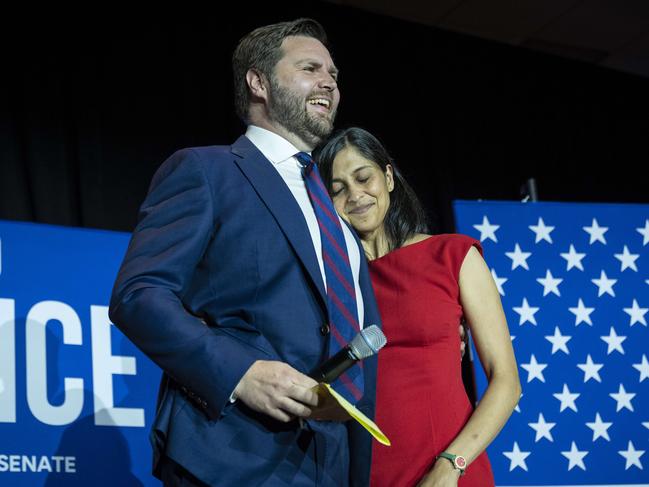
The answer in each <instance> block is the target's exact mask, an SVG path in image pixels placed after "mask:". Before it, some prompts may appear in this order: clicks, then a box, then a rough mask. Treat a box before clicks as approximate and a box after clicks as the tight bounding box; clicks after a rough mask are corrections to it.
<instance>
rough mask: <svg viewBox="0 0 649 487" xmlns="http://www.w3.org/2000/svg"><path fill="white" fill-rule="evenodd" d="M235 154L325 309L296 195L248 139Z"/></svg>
mask: <svg viewBox="0 0 649 487" xmlns="http://www.w3.org/2000/svg"><path fill="white" fill-rule="evenodd" d="M232 152H233V153H234V154H235V155H237V156H239V157H237V158H236V159H235V163H236V164H237V165H238V166H239V168H240V169H241V171H242V172H243V174H244V176H245V177H246V178H247V179H248V181H250V184H251V185H252V186H253V188H254V189H255V191H256V192H257V194H258V195H259V197H260V198H261V200H262V201H263V202H264V204H265V205H266V207H267V208H268V210H269V211H270V212H271V214H272V215H273V217H274V218H275V220H276V221H277V223H278V224H279V226H280V228H281V229H282V232H283V233H284V235H285V236H286V238H287V239H288V241H289V243H290V244H291V246H292V247H293V250H294V251H295V253H296V254H297V256H298V258H299V259H300V261H301V262H302V264H303V265H304V268H305V269H306V270H307V273H308V274H309V277H310V278H311V280H312V281H313V283H314V284H315V287H316V288H317V289H318V292H319V294H320V298H321V299H322V303H323V305H324V306H325V307H326V302H327V300H326V297H325V296H326V295H325V288H324V283H323V282H322V274H321V273H320V266H319V265H318V259H317V257H316V253H315V250H314V248H313V241H312V240H311V234H310V233H309V228H308V227H307V224H306V221H305V220H304V214H303V213H302V210H301V209H300V206H299V205H298V203H297V201H295V198H294V197H293V194H292V193H291V191H290V190H289V189H288V186H287V185H286V183H285V182H284V180H283V179H282V177H281V176H280V175H279V173H278V172H277V170H276V169H275V168H274V167H273V166H272V164H271V162H270V161H268V159H266V158H265V157H264V155H263V154H262V153H261V152H260V151H259V150H258V149H257V148H256V147H255V146H254V145H253V144H252V142H250V140H248V138H246V137H245V136H241V137H239V139H238V140H237V141H236V142H235V143H234V144H233V145H232Z"/></svg>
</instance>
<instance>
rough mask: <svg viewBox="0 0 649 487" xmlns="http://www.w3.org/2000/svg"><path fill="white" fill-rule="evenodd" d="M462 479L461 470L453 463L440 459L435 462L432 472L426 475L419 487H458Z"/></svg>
mask: <svg viewBox="0 0 649 487" xmlns="http://www.w3.org/2000/svg"><path fill="white" fill-rule="evenodd" d="M459 478H460V472H459V470H456V469H455V468H453V465H452V464H451V462H449V461H448V460H445V459H443V458H442V459H440V460H437V461H436V462H435V465H433V468H432V469H431V471H430V472H428V473H427V474H426V475H424V478H422V479H421V480H420V481H419V483H418V484H417V487H457V483H458V480H459Z"/></svg>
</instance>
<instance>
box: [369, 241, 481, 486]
mask: <svg viewBox="0 0 649 487" xmlns="http://www.w3.org/2000/svg"><path fill="white" fill-rule="evenodd" d="M471 246H475V247H477V249H478V250H480V252H481V253H482V248H481V247H480V243H479V242H478V241H477V240H474V239H472V238H469V237H466V236H464V235H459V234H449V235H434V236H432V237H430V238H428V239H426V240H423V241H421V242H417V243H415V244H412V245H408V246H406V247H401V248H399V249H396V250H393V251H392V252H390V253H389V254H387V255H385V256H383V257H381V258H379V259H375V260H373V261H371V262H370V263H369V267H370V276H371V279H372V284H373V287H374V292H375V294H376V299H377V301H378V305H379V311H380V313H381V319H382V321H383V331H384V332H385V335H386V337H387V339H388V343H387V345H386V346H385V347H384V348H383V349H382V350H381V351H380V352H379V355H378V363H379V365H378V382H377V389H376V395H377V397H376V423H377V424H378V425H379V427H380V428H381V430H382V431H383V432H384V433H385V434H386V435H387V436H388V438H389V439H390V441H391V442H392V446H390V447H386V446H383V445H381V444H379V443H378V442H376V441H374V443H373V451H372V468H371V481H370V484H371V485H372V486H374V487H383V486H386V487H387V486H398V487H406V486H412V485H417V482H419V480H421V478H422V477H423V476H424V475H425V474H426V472H428V471H429V470H430V469H431V467H432V465H433V463H434V461H435V457H436V456H437V455H438V454H439V453H440V452H442V451H444V449H445V448H446V447H447V446H448V445H449V444H450V443H451V441H452V440H453V439H454V438H455V437H456V436H457V434H458V433H459V432H460V430H461V429H462V427H463V426H464V425H465V424H466V422H467V421H468V419H469V416H470V415H471V413H472V412H473V407H472V406H471V403H470V401H469V399H468V397H467V395H466V391H465V389H464V385H463V383H462V371H461V363H460V336H459V333H458V325H459V324H460V318H461V317H462V306H461V305H460V301H459V285H458V279H459V273H460V267H461V266H462V262H463V261H464V257H465V256H466V254H467V252H468V251H469V249H470V247H471ZM452 453H458V454H461V452H452ZM445 461H446V460H445ZM493 485H494V480H493V474H492V471H491V466H490V465H489V459H488V458H487V454H486V452H483V453H482V454H481V455H480V456H479V457H478V458H476V459H475V460H474V461H473V462H472V463H471V464H470V465H469V467H468V469H467V470H466V474H465V475H463V476H462V477H460V481H459V486H460V487H489V486H493Z"/></svg>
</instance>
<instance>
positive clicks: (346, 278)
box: [295, 152, 363, 404]
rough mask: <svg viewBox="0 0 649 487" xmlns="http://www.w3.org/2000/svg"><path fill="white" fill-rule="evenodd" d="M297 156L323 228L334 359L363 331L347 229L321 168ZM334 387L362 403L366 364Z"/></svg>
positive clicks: (350, 371)
mask: <svg viewBox="0 0 649 487" xmlns="http://www.w3.org/2000/svg"><path fill="white" fill-rule="evenodd" d="M295 157H296V158H297V160H298V161H299V162H300V164H301V165H302V176H303V177H304V183H305V185H306V190H307V193H308V194H309V199H310V200H311V205H312V206H313V210H314V211H315V216H316V219H317V220H318V227H319V228H320V241H321V243H322V260H323V261H324V268H325V276H326V280H327V308H328V311H329V329H330V331H331V333H330V335H329V356H330V357H331V356H333V355H334V354H336V352H338V351H339V350H340V349H341V348H343V347H345V345H347V343H349V342H350V341H351V340H352V339H353V338H354V337H355V336H356V335H357V334H358V333H359V332H360V325H359V323H358V309H357V307H356V292H355V290H354V289H355V288H354V278H353V275H352V269H351V265H350V264H349V256H348V255H347V244H346V243H345V236H344V234H343V229H342V227H341V225H340V220H339V219H338V215H337V213H336V210H335V208H334V205H333V202H332V201H331V198H330V197H329V193H328V192H327V190H326V189H325V187H324V184H323V183H322V179H321V178H320V173H319V171H318V167H317V166H316V164H315V162H314V160H313V159H312V158H311V156H310V155H309V154H307V153H306V152H298V153H297V154H296V155H295ZM331 385H332V387H333V388H334V389H335V390H336V392H338V393H340V394H342V395H343V397H345V399H347V400H348V401H350V402H351V403H353V404H355V403H356V402H358V400H359V399H360V398H361V397H362V396H363V369H362V363H361V362H360V361H359V362H357V363H356V365H354V366H353V367H351V368H349V369H348V370H347V371H346V372H345V373H343V374H341V375H340V377H339V378H338V379H336V380H335V381H334V382H333V384H331Z"/></svg>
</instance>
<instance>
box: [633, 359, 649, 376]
mask: <svg viewBox="0 0 649 487" xmlns="http://www.w3.org/2000/svg"><path fill="white" fill-rule="evenodd" d="M633 368H634V369H637V370H638V372H640V382H642V381H643V380H645V379H649V362H647V356H646V355H645V354H644V353H643V354H642V362H640V363H639V364H633Z"/></svg>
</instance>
